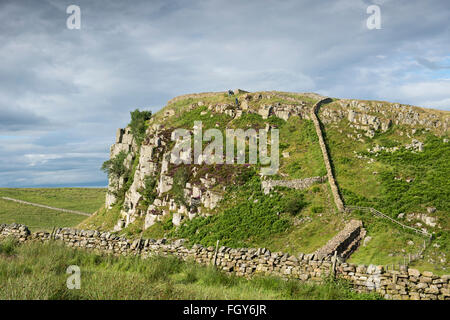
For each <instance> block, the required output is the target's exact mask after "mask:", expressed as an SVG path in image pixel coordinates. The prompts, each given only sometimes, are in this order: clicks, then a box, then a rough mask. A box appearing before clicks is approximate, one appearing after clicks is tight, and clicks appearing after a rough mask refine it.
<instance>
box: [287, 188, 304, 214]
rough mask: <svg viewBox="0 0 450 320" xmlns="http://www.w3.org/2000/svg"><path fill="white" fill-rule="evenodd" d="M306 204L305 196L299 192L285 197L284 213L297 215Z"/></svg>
mask: <svg viewBox="0 0 450 320" xmlns="http://www.w3.org/2000/svg"><path fill="white" fill-rule="evenodd" d="M306 205H307V202H306V201H305V196H304V194H303V193H300V192H293V193H290V194H289V195H288V196H287V197H286V202H285V207H284V211H285V212H287V213H290V214H291V215H293V216H295V215H297V214H298V213H299V212H300V211H301V210H302V209H303V208H304V207H306Z"/></svg>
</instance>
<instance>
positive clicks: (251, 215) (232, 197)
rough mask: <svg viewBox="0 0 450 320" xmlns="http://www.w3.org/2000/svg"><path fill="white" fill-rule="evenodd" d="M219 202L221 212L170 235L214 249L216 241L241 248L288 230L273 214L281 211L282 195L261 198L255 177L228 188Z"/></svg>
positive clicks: (185, 226)
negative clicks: (220, 203) (221, 205)
mask: <svg viewBox="0 0 450 320" xmlns="http://www.w3.org/2000/svg"><path fill="white" fill-rule="evenodd" d="M223 202H224V203H227V204H228V205H227V207H226V208H225V210H223V211H222V212H220V213H218V214H217V215H214V216H210V217H197V218H195V219H193V220H191V221H187V222H185V223H183V224H182V225H181V226H180V228H178V229H177V230H176V231H172V235H174V236H176V237H180V238H185V239H189V241H190V243H192V244H193V243H198V244H203V245H207V246H209V245H213V246H214V245H215V244H216V241H217V240H218V239H220V243H221V245H226V246H232V247H245V246H248V245H251V244H252V243H254V241H255V242H257V241H258V240H261V239H267V238H268V237H270V236H271V235H273V234H277V233H281V232H284V231H285V230H286V229H287V228H288V227H289V226H290V224H289V221H288V220H287V219H285V218H281V217H279V216H278V214H277V213H280V212H283V211H284V202H285V200H284V199H283V197H282V195H281V194H279V193H274V194H273V196H272V197H267V196H266V195H264V194H263V193H262V191H261V182H260V179H259V177H258V176H254V177H252V178H251V179H250V180H249V181H248V182H247V183H245V184H244V185H242V186H229V190H228V191H227V193H226V194H225V197H224V200H223Z"/></svg>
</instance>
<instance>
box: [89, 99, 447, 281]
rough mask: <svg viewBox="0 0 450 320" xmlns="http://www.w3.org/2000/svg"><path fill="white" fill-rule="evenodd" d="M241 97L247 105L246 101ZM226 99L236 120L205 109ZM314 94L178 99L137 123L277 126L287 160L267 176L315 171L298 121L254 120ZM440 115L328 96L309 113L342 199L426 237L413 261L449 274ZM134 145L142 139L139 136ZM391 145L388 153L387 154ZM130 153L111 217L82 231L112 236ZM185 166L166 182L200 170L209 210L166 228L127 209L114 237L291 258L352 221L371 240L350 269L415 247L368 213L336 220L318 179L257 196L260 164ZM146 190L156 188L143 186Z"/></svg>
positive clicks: (307, 103) (308, 133) (167, 219)
mask: <svg viewBox="0 0 450 320" xmlns="http://www.w3.org/2000/svg"><path fill="white" fill-rule="evenodd" d="M249 95H250V96H251V97H250V100H246V99H248V98H247V97H248V96H249ZM236 98H238V100H239V102H240V104H241V103H243V102H245V103H246V107H247V109H246V111H245V112H243V113H242V115H241V116H239V117H237V116H234V114H233V113H229V112H216V111H215V106H221V105H222V106H223V105H227V106H228V107H227V108H228V109H233V106H234V103H235V99H236ZM320 98H321V97H320V96H318V95H315V94H296V93H286V92H257V93H251V94H247V93H239V94H237V95H234V96H231V97H228V96H227V94H226V93H209V94H197V95H186V96H181V97H177V98H175V99H172V100H171V101H169V103H168V105H167V106H166V107H165V108H163V109H162V110H160V111H159V112H157V113H156V114H154V115H153V116H152V117H151V119H150V121H147V122H146V125H145V127H146V128H148V127H151V126H152V125H154V124H159V125H162V127H163V130H166V131H164V132H167V133H165V134H166V135H167V136H170V132H171V130H173V129H174V128H186V129H190V130H192V127H193V124H194V121H202V123H203V129H204V130H206V129H208V128H215V129H219V130H220V131H221V132H223V133H225V129H226V128H241V129H246V128H254V129H261V128H265V127H266V126H267V125H270V126H272V127H275V128H277V129H279V132H280V154H282V153H286V154H287V156H283V157H281V156H280V170H279V172H278V174H277V175H275V176H272V177H270V178H271V179H299V178H307V177H312V176H323V175H326V170H325V166H324V163H323V158H322V154H321V150H320V147H319V145H318V137H317V134H316V132H315V130H314V125H313V123H312V121H311V120H309V118H308V117H307V116H304V115H303V116H297V115H294V116H291V117H289V118H288V119H287V120H284V119H281V118H280V117H277V116H276V115H270V116H269V117H267V119H264V118H263V117H262V116H261V115H260V114H259V110H260V109H261V108H263V106H265V105H301V106H302V107H303V108H304V110H306V114H307V113H309V110H310V109H311V108H312V106H313V105H314V103H315V102H317V101H318V100H319V99H320ZM247 101H248V102H247ZM399 108H400V109H399ZM348 110H354V111H355V112H362V113H365V116H369V117H370V116H376V117H378V118H379V119H381V121H382V122H385V121H386V119H389V118H392V119H398V118H396V117H398V114H399V113H402V112H403V113H405V114H406V115H407V116H409V114H412V115H413V117H415V118H414V119H419V120H420V121H419V122H420V124H419V122H416V123H415V124H414V125H408V123H407V122H406V124H405V123H403V122H402V118H400V121H397V120H394V121H391V122H390V123H389V126H388V127H387V128H384V129H381V128H377V129H376V130H373V132H369V131H370V130H368V129H367V128H365V127H364V126H362V125H361V126H360V125H354V123H352V122H351V121H350V120H349V119H347V112H349V111H348ZM407 116H406V118H407ZM448 116H449V112H446V111H438V110H430V109H423V108H418V107H413V106H401V105H398V104H394V103H388V102H379V101H360V100H353V102H352V101H350V100H343V99H332V100H331V102H330V103H327V104H324V105H322V107H321V108H320V111H319V118H320V120H321V122H322V126H323V132H324V135H325V141H326V144H327V148H328V150H329V153H330V157H331V162H332V166H333V170H334V174H335V177H336V179H337V183H338V186H339V189H340V192H341V194H342V196H343V200H344V202H345V204H346V205H358V206H365V207H373V208H375V209H377V210H379V211H381V212H383V213H385V214H387V215H388V216H390V217H392V218H394V219H397V220H398V221H400V222H402V223H404V224H406V225H409V226H412V227H415V228H418V229H420V228H425V229H426V230H427V231H428V232H430V233H432V234H433V240H432V241H431V243H427V249H426V250H425V252H423V256H422V258H421V259H419V260H418V261H415V262H413V263H412V265H414V266H415V267H417V268H419V269H428V270H431V271H434V272H436V273H446V272H447V273H448V268H449V262H448V252H449V242H450V241H449V227H450V221H449V212H450V209H449V207H448V203H449V201H450V185H449V181H450V167H449V166H450V144H449V143H448V142H446V141H448V130H447V129H446V127H444V126H443V125H442V124H444V123H448V122H446V121H448ZM429 119H431V120H429ZM405 121H406V120H405ZM408 121H409V120H408ZM436 123H438V124H441V125H436ZM224 136H225V134H224ZM412 139H415V140H418V141H419V142H420V143H422V145H421V150H420V152H419V151H418V150H415V149H411V148H410V146H409V144H411V141H412ZM141 140H142V141H143V144H145V143H146V136H145V135H144V136H142V137H141ZM377 148H379V149H377ZM392 149H393V150H395V151H393V152H391V151H392ZM373 150H376V151H373ZM125 156H126V154H125V155H124V157H125ZM132 158H133V159H134V160H133V162H132V164H131V167H130V168H129V169H128V170H129V171H128V173H126V175H125V176H126V179H125V180H126V183H125V184H124V187H123V188H122V189H121V190H119V192H118V201H117V203H116V205H115V206H114V207H113V208H112V209H111V210H106V209H104V208H103V209H102V210H100V211H99V212H98V213H97V214H96V215H95V216H93V217H91V218H89V219H87V220H86V221H84V222H83V223H82V224H81V226H82V227H85V228H100V229H103V230H112V228H113V227H114V225H115V223H116V222H117V220H118V219H119V218H120V217H121V213H120V212H121V211H123V209H124V207H123V203H124V202H123V201H124V196H125V193H126V191H127V190H128V189H127V188H130V186H131V185H132V183H133V177H134V173H135V171H136V170H137V168H138V166H139V154H134V156H133V157H132ZM193 167H194V166H192V165H191V166H183V165H180V166H174V165H170V166H169V175H171V176H172V177H173V178H174V185H177V183H178V182H177V181H183V183H184V182H186V181H190V182H193V183H196V181H195V179H198V176H204V175H205V174H208V176H209V177H214V178H215V179H216V181H217V182H216V184H215V185H214V186H212V190H214V191H218V192H222V195H223V200H222V201H221V202H220V203H219V205H218V207H217V208H215V209H214V210H212V211H211V215H209V216H197V217H196V218H194V219H193V220H183V222H182V224H181V226H180V227H177V226H174V225H173V223H172V213H170V214H169V215H165V216H164V217H163V218H162V219H161V220H160V221H157V222H156V223H155V224H153V225H152V226H151V227H150V228H148V229H145V230H144V228H143V224H144V217H145V212H146V207H145V206H144V205H142V207H141V208H138V211H139V210H141V211H140V212H141V214H140V215H138V216H137V218H136V220H135V221H134V222H133V223H131V224H129V225H128V226H127V227H126V228H125V229H123V230H121V231H120V232H119V233H120V234H124V235H126V236H129V237H138V236H143V237H153V238H161V237H168V238H186V239H188V240H189V241H190V243H200V244H204V245H215V242H216V240H217V239H219V240H220V242H221V245H228V246H232V247H239V246H246V247H267V248H269V249H270V250H273V251H284V252H289V253H293V254H295V253H298V252H305V253H308V252H313V251H315V250H317V249H318V248H320V247H321V246H323V245H324V244H326V243H327V241H328V240H329V239H331V238H332V237H333V236H334V235H336V234H337V233H338V232H339V231H340V230H342V228H343V227H344V225H345V223H346V222H348V221H349V220H350V219H352V218H358V219H361V220H362V221H363V223H364V227H365V228H366V230H367V231H368V237H370V238H369V239H367V241H366V243H365V244H364V246H363V245H361V246H360V248H359V249H358V250H357V251H356V252H355V253H354V254H353V255H352V257H351V259H350V261H351V262H357V263H365V264H370V263H376V264H385V265H388V264H398V263H404V261H405V259H407V257H408V256H409V255H410V254H411V255H413V254H415V253H417V252H420V251H421V250H422V247H423V245H424V238H423V237H421V236H419V235H417V234H415V233H410V232H408V231H406V230H405V229H402V228H401V227H400V226H398V225H396V224H393V223H391V222H389V221H387V220H383V219H379V218H375V217H374V216H373V215H371V214H369V213H363V212H358V211H356V212H352V213H339V212H338V211H337V210H336V207H335V204H334V202H333V198H332V195H331V190H330V187H329V185H328V183H327V182H325V183H322V184H316V185H314V186H312V187H310V188H308V189H306V190H292V189H286V188H277V192H276V193H274V194H271V195H270V196H267V195H264V194H263V193H262V191H261V187H260V178H259V176H258V174H257V173H258V170H259V169H260V165H259V164H257V165H254V166H251V167H249V168H244V169H243V168H242V166H238V165H228V167H227V166H226V165H209V166H208V165H201V166H197V167H198V168H197V169H198V170H199V171H198V172H199V174H198V176H197V178H194V177H193V176H192V175H191V174H190V170H192V169H193ZM125 171H126V170H125ZM158 177H159V176H157V177H156V178H155V179H154V180H157V179H158ZM177 179H178V180H177ZM150 185H151V186H153V187H154V186H155V184H154V183H153V184H150ZM180 189H181V190H182V187H180V188H176V187H174V188H172V190H171V191H169V192H168V195H169V196H170V197H173V198H175V199H180V198H182V196H180V191H179V190H180ZM177 190H178V191H177ZM223 190H225V191H223ZM140 191H141V192H142V194H144V201H143V203H144V204H145V205H149V204H151V202H152V201H153V200H148V199H154V197H155V196H156V195H155V192H153V191H152V189H146V190H140ZM177 193H178V194H177ZM146 196H148V199H146V198H145V197H146ZM430 208H431V209H430ZM428 210H431V211H430V212H428ZM424 219H425V220H424ZM430 221H431V223H429V222H430Z"/></svg>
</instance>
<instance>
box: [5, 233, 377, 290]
mask: <svg viewBox="0 0 450 320" xmlns="http://www.w3.org/2000/svg"><path fill="white" fill-rule="evenodd" d="M70 265H77V266H79V267H80V270H81V288H80V289H79V290H68V289H67V287H66V281H67V278H68V275H67V274H66V269H67V267H68V266H70ZM0 299H379V296H377V295H374V294H357V293H354V292H352V291H351V289H350V286H349V285H348V284H347V283H346V282H343V281H330V280H328V281H326V282H325V284H323V285H312V284H303V283H300V282H298V281H284V280H282V279H280V278H275V277H256V278H254V279H252V280H247V279H244V278H238V277H236V276H229V275H225V274H223V273H221V272H219V271H217V270H216V269H213V268H211V267H203V266H200V265H198V264H196V263H194V262H182V261H181V260H177V259H176V258H173V257H152V258H148V259H145V260H143V259H140V258H138V257H113V256H107V255H99V254H96V253H93V252H87V251H82V250H76V249H72V248H68V247H64V246H63V245H60V244H58V243H47V244H39V243H28V244H23V245H20V246H18V245H16V244H14V243H13V242H12V241H10V240H8V239H7V240H4V241H3V242H0Z"/></svg>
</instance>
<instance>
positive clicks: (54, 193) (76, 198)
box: [0, 188, 106, 213]
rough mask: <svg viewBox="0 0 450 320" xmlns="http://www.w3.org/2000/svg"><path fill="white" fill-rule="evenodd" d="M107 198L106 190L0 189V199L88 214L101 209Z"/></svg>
mask: <svg viewBox="0 0 450 320" xmlns="http://www.w3.org/2000/svg"><path fill="white" fill-rule="evenodd" d="M105 196H106V188H20V189H19V188H0V197H10V198H15V199H19V200H24V201H28V202H34V203H39V204H44V205H48V206H52V207H56V208H62V209H70V210H77V211H82V212H87V213H93V212H95V211H96V210H97V209H98V208H100V207H101V206H102V204H103V203H104V202H105ZM0 208H1V207H0Z"/></svg>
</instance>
